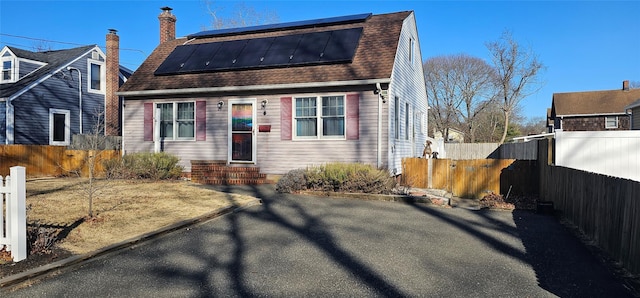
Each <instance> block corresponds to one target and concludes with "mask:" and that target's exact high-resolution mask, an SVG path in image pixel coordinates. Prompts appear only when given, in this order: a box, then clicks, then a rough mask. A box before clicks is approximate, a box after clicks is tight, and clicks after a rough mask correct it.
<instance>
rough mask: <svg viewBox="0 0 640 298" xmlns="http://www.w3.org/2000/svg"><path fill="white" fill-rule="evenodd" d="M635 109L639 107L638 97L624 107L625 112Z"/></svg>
mask: <svg viewBox="0 0 640 298" xmlns="http://www.w3.org/2000/svg"><path fill="white" fill-rule="evenodd" d="M637 107H640V97H639V98H638V100H636V101H634V102H632V103H631V104H630V105H628V106H626V107H624V109H625V110H630V109H635V108H637Z"/></svg>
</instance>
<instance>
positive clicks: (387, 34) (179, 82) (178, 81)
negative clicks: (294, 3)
mask: <svg viewBox="0 0 640 298" xmlns="http://www.w3.org/2000/svg"><path fill="white" fill-rule="evenodd" d="M410 14H411V12H398V13H391V14H382V15H373V16H370V17H368V18H366V19H364V20H360V21H356V22H346V23H345V22H334V23H326V24H320V25H318V26H298V27H296V26H288V27H287V26H281V27H278V26H274V27H273V28H271V30H269V29H268V28H269V27H267V29H266V30H255V31H251V30H248V31H244V32H239V33H233V32H231V33H229V32H224V33H225V34H218V35H215V34H213V36H212V34H209V33H210V32H203V33H199V34H194V35H191V36H190V37H192V38H189V37H185V38H179V39H175V40H171V41H167V42H164V43H162V44H160V45H159V46H158V47H157V48H156V49H155V50H154V51H153V53H152V54H151V55H150V56H149V57H148V58H147V60H146V61H145V62H144V63H143V64H142V65H141V66H140V68H139V69H138V70H137V71H136V72H135V73H134V74H133V75H132V76H131V78H129V80H128V81H127V82H126V83H125V84H124V85H123V86H122V87H121V88H120V90H119V93H118V94H120V95H144V94H145V91H147V94H148V91H152V90H160V91H163V92H166V93H171V92H175V89H190V90H192V91H193V92H198V91H202V90H206V89H208V88H212V89H215V88H229V87H246V88H251V87H252V86H273V85H289V86H291V85H305V84H308V85H310V84H313V83H319V82H320V83H328V82H354V81H374V80H379V79H386V80H389V79H390V78H391V72H392V69H393V63H394V60H395V55H396V51H397V46H398V42H399V36H400V31H401V29H402V24H403V21H404V20H405V19H406V18H407V17H408V16H409V15H410ZM350 28H363V31H362V35H361V37H360V40H359V44H358V45H357V48H356V51H355V55H354V56H353V59H352V60H351V61H350V63H325V64H311V65H308V64H306V65H296V66H280V67H262V68H249V69H246V68H245V69H241V70H219V71H208V72H201V73H184V74H168V75H156V74H154V72H156V70H158V67H159V66H160V65H161V64H162V63H163V62H164V61H165V60H166V59H167V57H168V56H169V55H170V54H171V53H172V52H173V51H174V49H176V47H178V46H180V45H185V44H186V45H195V44H211V43H217V42H223V41H232V40H250V39H260V38H267V37H278V36H288V35H295V34H303V33H312V32H324V31H331V30H340V29H350ZM214 33H215V32H214ZM387 82H388V81H387ZM170 89H174V90H173V91H172V90H170Z"/></svg>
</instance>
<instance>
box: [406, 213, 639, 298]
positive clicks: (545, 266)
mask: <svg viewBox="0 0 640 298" xmlns="http://www.w3.org/2000/svg"><path fill="white" fill-rule="evenodd" d="M411 205H412V206H414V207H415V208H417V209H419V210H421V211H423V212H425V213H427V214H429V215H432V216H434V217H437V218H439V219H441V220H442V221H443V222H444V223H446V224H448V225H451V226H453V227H456V228H457V229H459V230H461V231H463V232H465V233H467V234H468V235H471V236H473V237H475V238H477V239H479V240H480V241H482V242H483V243H485V244H487V245H489V246H490V247H492V248H493V249H495V250H496V251H499V252H500V253H502V254H504V255H507V256H510V257H512V258H515V259H518V260H520V261H523V262H526V263H528V264H529V265H530V266H531V268H532V269H533V270H534V272H535V275H536V278H537V281H538V286H539V287H540V288H542V289H545V290H546V291H548V292H550V293H552V294H554V295H557V296H559V297H633V295H632V293H631V292H630V291H629V290H628V289H626V288H625V287H624V286H623V283H622V281H621V280H620V279H618V278H616V277H615V275H614V274H613V273H612V272H611V271H610V270H609V269H608V268H607V267H606V266H604V265H603V264H602V262H601V261H600V260H598V259H597V258H596V257H595V256H594V255H593V254H592V253H591V252H590V251H589V250H588V249H587V248H586V247H585V245H584V244H583V243H582V242H580V240H579V239H577V238H576V237H575V236H574V235H573V234H571V233H570V232H569V231H567V230H566V228H565V227H564V226H563V225H561V224H560V223H559V222H558V221H557V219H556V218H554V217H552V216H547V215H541V214H536V213H533V212H531V211H523V210H514V211H513V212H511V214H512V218H513V223H514V224H515V226H513V225H510V224H509V223H505V222H502V221H499V220H496V218H495V217H494V216H492V214H495V213H496V212H508V211H491V210H478V211H472V212H470V213H472V214H475V216H476V217H477V218H481V219H483V220H473V217H469V220H468V221H461V220H460V219H457V218H453V217H450V216H448V215H446V214H444V213H443V212H441V211H440V210H438V208H432V207H428V206H424V205H417V204H411ZM486 228H489V229H496V230H499V231H501V232H502V233H505V234H510V235H513V236H515V237H517V238H518V239H520V241H521V242H522V245H523V246H524V251H521V250H519V249H517V248H515V247H513V246H512V245H510V244H507V243H505V242H504V241H502V240H500V239H498V238H497V237H495V236H494V235H490V234H488V233H486V232H484V231H483V229H484V230H485V231H486Z"/></svg>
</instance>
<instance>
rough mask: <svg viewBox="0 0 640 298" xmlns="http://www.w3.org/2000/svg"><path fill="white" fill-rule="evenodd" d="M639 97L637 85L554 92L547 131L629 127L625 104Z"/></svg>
mask: <svg viewBox="0 0 640 298" xmlns="http://www.w3.org/2000/svg"><path fill="white" fill-rule="evenodd" d="M638 98H640V89H630V88H629V81H624V82H623V83H622V89H618V90H604V91H586V92H569V93H554V94H553V100H552V103H551V112H550V116H549V125H550V129H549V131H550V132H553V131H555V130H559V129H561V130H563V131H611V130H629V129H630V127H631V121H630V120H631V117H630V115H629V114H628V113H627V110H629V108H628V106H629V105H630V104H631V103H633V102H634V101H636V100H638Z"/></svg>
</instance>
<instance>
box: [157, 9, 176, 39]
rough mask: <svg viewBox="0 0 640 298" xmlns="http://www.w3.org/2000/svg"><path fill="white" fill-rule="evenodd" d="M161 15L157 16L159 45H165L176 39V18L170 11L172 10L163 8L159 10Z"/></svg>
mask: <svg viewBox="0 0 640 298" xmlns="http://www.w3.org/2000/svg"><path fill="white" fill-rule="evenodd" d="M160 9H162V13H160V15H159V16H158V20H160V43H161V44H162V43H165V42H167V41H170V40H174V39H176V20H177V19H176V16H174V15H173V14H172V13H171V11H172V10H173V8H171V7H168V6H165V7H162V8H160Z"/></svg>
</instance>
